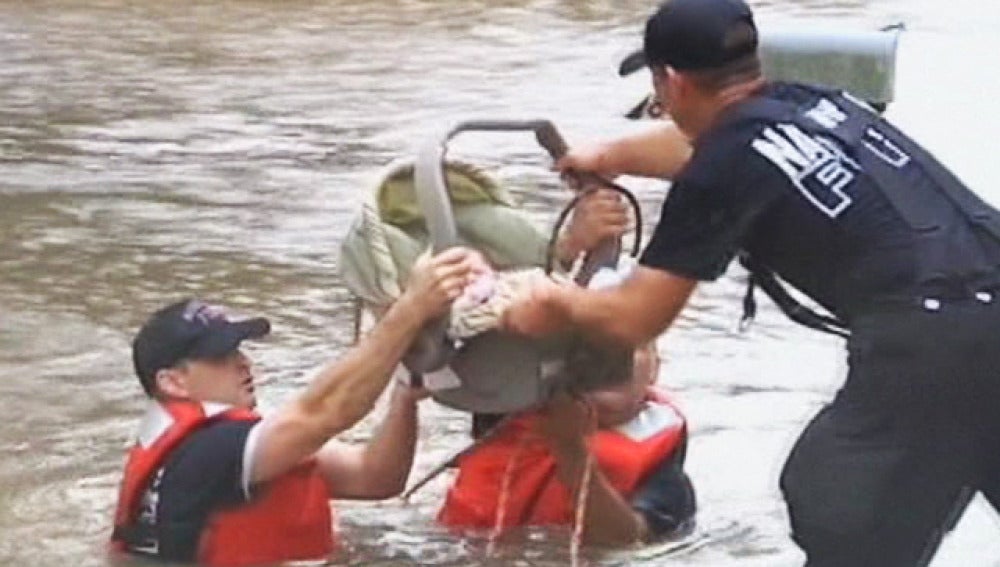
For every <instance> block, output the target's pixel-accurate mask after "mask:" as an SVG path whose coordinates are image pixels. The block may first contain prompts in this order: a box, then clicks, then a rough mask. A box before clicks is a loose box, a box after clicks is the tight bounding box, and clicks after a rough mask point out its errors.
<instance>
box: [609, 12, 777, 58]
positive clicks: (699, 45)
mask: <svg viewBox="0 0 1000 567" xmlns="http://www.w3.org/2000/svg"><path fill="white" fill-rule="evenodd" d="M757 44H758V37H757V26H756V24H755V23H754V19H753V12H751V10H750V7H749V6H748V5H747V4H746V3H745V2H743V0H667V1H666V2H664V3H663V4H661V5H660V7H659V9H658V10H657V11H656V13H654V14H653V15H652V16H650V17H649V19H648V20H646V32H645V35H644V37H643V48H642V51H639V52H636V53H633V54H632V55H629V56H628V57H626V58H625V59H624V60H623V61H622V63H621V65H620V67H619V69H618V73H619V74H620V75H623V76H624V75H627V74H630V73H632V72H634V71H636V70H638V69H640V68H642V67H643V66H659V65H666V66H669V67H672V68H673V69H676V70H678V71H703V70H708V69H719V68H721V67H724V66H726V65H728V64H730V63H735V62H737V61H741V60H743V59H745V58H748V57H750V56H752V55H754V54H755V53H756V51H757Z"/></svg>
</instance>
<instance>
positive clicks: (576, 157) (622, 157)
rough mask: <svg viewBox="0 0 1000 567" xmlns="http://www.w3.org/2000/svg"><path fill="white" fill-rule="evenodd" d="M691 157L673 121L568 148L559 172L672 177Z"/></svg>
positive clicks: (559, 166) (689, 150)
mask: <svg viewBox="0 0 1000 567" xmlns="http://www.w3.org/2000/svg"><path fill="white" fill-rule="evenodd" d="M690 157H691V144H690V143H689V142H688V139H687V137H685V136H684V134H682V133H681V131H680V130H679V129H678V128H677V126H676V125H674V123H673V122H669V121H668V122H664V123H662V124H657V125H655V126H654V127H652V128H650V129H648V130H644V131H642V132H639V133H636V134H632V135H630V136H625V137H622V138H618V139H617V140H612V141H608V142H604V143H601V144H597V145H594V146H583V147H580V148H571V149H570V151H569V152H568V153H567V154H566V155H565V156H564V157H563V158H562V159H560V160H558V161H557V162H556V168H557V169H558V170H559V171H563V172H565V171H568V170H576V171H591V172H594V173H597V174H600V175H604V176H607V177H615V176H618V175H637V176H642V177H656V178H661V179H673V178H674V176H676V175H677V173H678V172H679V171H680V170H681V168H683V167H684V165H685V164H687V162H688V159H690Z"/></svg>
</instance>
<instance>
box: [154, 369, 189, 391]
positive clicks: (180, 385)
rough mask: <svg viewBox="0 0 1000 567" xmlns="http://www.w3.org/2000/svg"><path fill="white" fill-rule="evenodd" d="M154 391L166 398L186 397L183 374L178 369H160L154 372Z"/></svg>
mask: <svg viewBox="0 0 1000 567" xmlns="http://www.w3.org/2000/svg"><path fill="white" fill-rule="evenodd" d="M156 390H157V392H159V393H160V394H161V395H163V396H166V397H168V398H186V397H188V390H187V382H186V381H185V380H184V372H183V371H182V370H180V369H178V368H162V369H160V370H158V371H157V372H156Z"/></svg>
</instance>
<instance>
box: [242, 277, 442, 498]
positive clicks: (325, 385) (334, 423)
mask: <svg viewBox="0 0 1000 567" xmlns="http://www.w3.org/2000/svg"><path fill="white" fill-rule="evenodd" d="M423 321H424V316H423V315H422V312H421V311H420V309H419V308H418V306H417V305H416V304H414V303H412V301H411V300H407V299H406V296H404V299H400V300H399V301H398V302H396V304H395V305H394V306H393V307H392V308H391V309H390V310H389V311H388V313H387V314H386V315H385V317H384V318H383V319H382V320H381V321H380V322H379V323H378V324H377V325H376V326H375V329H374V330H373V331H372V332H371V333H370V334H369V335H368V336H367V337H365V338H364V339H362V341H361V342H360V343H359V344H358V345H357V346H355V347H354V348H352V349H351V350H350V352H348V353H347V354H346V355H345V356H344V357H343V358H341V359H340V360H338V361H336V362H334V363H332V364H330V365H328V366H327V367H326V368H324V369H323V370H322V371H320V373H319V375H317V376H316V378H314V379H313V381H312V382H311V383H310V384H309V386H308V387H307V388H306V390H305V391H304V392H303V393H302V394H301V395H300V396H299V397H298V398H296V399H295V400H293V401H292V402H291V403H289V404H288V405H286V406H284V407H282V408H281V409H280V410H279V411H278V412H277V413H276V414H275V415H272V416H270V417H268V418H266V419H265V420H264V422H263V423H261V425H260V426H259V427H261V432H260V440H259V442H258V444H257V447H256V450H255V454H254V460H253V463H254V465H253V472H252V473H251V479H252V480H253V481H254V482H261V481H266V480H268V479H271V478H274V477H275V476H277V475H279V474H282V473H283V472H285V471H287V470H289V469H290V468H291V467H293V466H295V465H296V464H297V463H299V462H301V461H302V460H303V459H305V458H307V457H310V456H312V455H314V454H315V453H316V452H317V451H318V450H319V449H320V448H321V447H322V446H323V445H324V443H326V442H327V441H328V440H329V439H330V438H331V437H333V436H334V435H336V434H337V433H339V432H341V431H343V430H345V429H347V428H349V427H351V426H352V425H354V424H355V423H357V422H358V421H359V420H361V418H363V417H364V416H365V415H367V414H368V412H369V411H371V408H372V406H373V405H374V403H375V400H376V399H378V396H379V394H380V393H381V392H382V390H384V389H385V386H386V384H387V383H388V381H389V379H390V377H391V376H392V371H393V369H394V368H395V366H396V364H397V363H398V362H399V359H400V358H401V357H402V355H403V353H404V352H405V351H406V349H407V347H408V346H409V345H410V343H411V342H412V340H413V338H414V337H415V336H416V334H417V332H418V331H419V330H420V329H421V327H422V325H423Z"/></svg>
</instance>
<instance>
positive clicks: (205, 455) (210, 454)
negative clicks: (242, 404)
mask: <svg viewBox="0 0 1000 567" xmlns="http://www.w3.org/2000/svg"><path fill="white" fill-rule="evenodd" d="M258 421H259V420H229V419H220V420H213V421H209V422H207V423H206V424H205V425H204V426H202V427H200V428H199V429H197V430H196V431H193V432H192V433H191V434H190V435H188V437H187V438H186V439H185V440H184V441H182V442H181V444H180V445H179V446H178V447H177V449H176V450H175V451H174V452H173V453H172V454H171V455H170V457H168V459H167V462H166V463H165V465H166V467H167V468H171V467H172V466H176V465H188V464H191V461H197V462H203V461H206V460H209V461H211V460H216V459H229V458H232V456H233V455H234V454H237V453H238V454H242V451H243V448H244V446H245V445H246V443H247V439H248V437H249V435H250V431H251V430H252V429H253V428H254V426H255V425H256V424H257V423H258Z"/></svg>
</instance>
